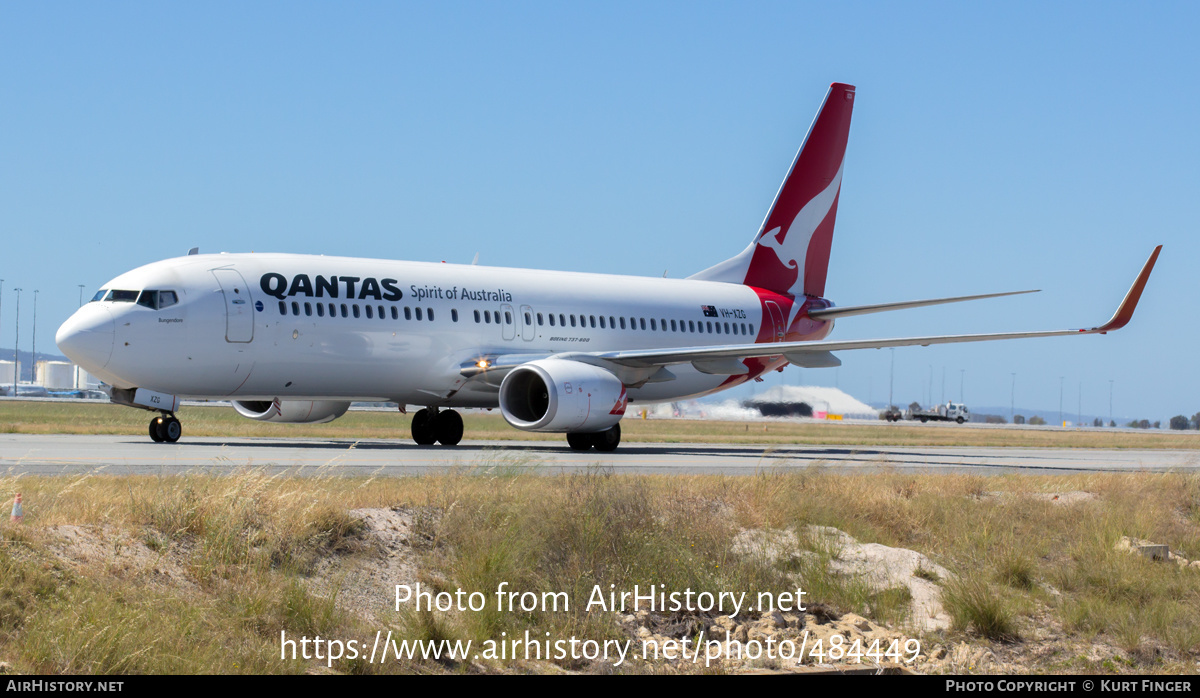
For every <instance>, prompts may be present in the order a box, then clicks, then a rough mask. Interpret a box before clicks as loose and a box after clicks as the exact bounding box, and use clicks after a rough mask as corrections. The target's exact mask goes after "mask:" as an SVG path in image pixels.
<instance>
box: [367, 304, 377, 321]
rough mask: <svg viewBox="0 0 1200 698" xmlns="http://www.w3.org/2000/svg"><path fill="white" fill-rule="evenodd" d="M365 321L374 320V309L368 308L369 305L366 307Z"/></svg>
mask: <svg viewBox="0 0 1200 698" xmlns="http://www.w3.org/2000/svg"><path fill="white" fill-rule="evenodd" d="M367 319H368V320H374V319H375V309H374V308H372V307H371V306H369V305H368V306H367Z"/></svg>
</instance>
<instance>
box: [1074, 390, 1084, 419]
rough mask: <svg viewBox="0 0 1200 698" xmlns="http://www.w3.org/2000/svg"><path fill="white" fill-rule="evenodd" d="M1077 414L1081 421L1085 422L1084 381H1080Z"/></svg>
mask: <svg viewBox="0 0 1200 698" xmlns="http://www.w3.org/2000/svg"><path fill="white" fill-rule="evenodd" d="M1075 414H1076V415H1077V416H1078V417H1079V423H1080V424H1083V381H1079V403H1078V404H1077V405H1075Z"/></svg>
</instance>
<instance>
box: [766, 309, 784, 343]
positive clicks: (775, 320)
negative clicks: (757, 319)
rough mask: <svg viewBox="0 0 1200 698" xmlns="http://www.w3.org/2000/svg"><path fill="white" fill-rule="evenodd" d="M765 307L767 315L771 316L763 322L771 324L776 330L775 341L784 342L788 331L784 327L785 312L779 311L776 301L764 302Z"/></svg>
mask: <svg viewBox="0 0 1200 698" xmlns="http://www.w3.org/2000/svg"><path fill="white" fill-rule="evenodd" d="M763 305H764V306H766V309H767V314H768V315H769V316H770V317H769V318H766V317H764V318H763V322H764V323H766V322H770V323H771V325H772V327H773V328H774V330H775V341H776V342H782V341H783V335H784V333H785V332H786V331H787V328H785V327H784V326H783V311H781V310H780V309H779V306H778V305H777V304H776V303H775V301H763Z"/></svg>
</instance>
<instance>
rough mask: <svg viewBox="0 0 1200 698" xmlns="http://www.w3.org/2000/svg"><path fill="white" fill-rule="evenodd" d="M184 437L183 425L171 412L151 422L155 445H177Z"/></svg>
mask: <svg viewBox="0 0 1200 698" xmlns="http://www.w3.org/2000/svg"><path fill="white" fill-rule="evenodd" d="M180 436H183V425H182V424H180V423H179V420H178V419H176V418H175V415H174V414H172V413H170V412H163V413H162V415H161V416H158V417H155V418H154V419H152V420H150V438H151V439H153V440H154V443H162V442H164V441H165V442H167V443H171V444H173V443H175V442H176V441H178V440H179V437H180Z"/></svg>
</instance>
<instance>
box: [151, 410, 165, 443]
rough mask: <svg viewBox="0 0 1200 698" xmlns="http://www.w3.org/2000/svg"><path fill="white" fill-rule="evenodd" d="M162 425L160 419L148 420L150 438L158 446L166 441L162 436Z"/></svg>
mask: <svg viewBox="0 0 1200 698" xmlns="http://www.w3.org/2000/svg"><path fill="white" fill-rule="evenodd" d="M162 423H163V419H162V417H155V418H154V419H151V420H150V438H151V440H153V441H154V443H156V444H160V443H162V442H163V441H164V440H166V437H165V436H164V435H163V428H162V427H163V424H162Z"/></svg>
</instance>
